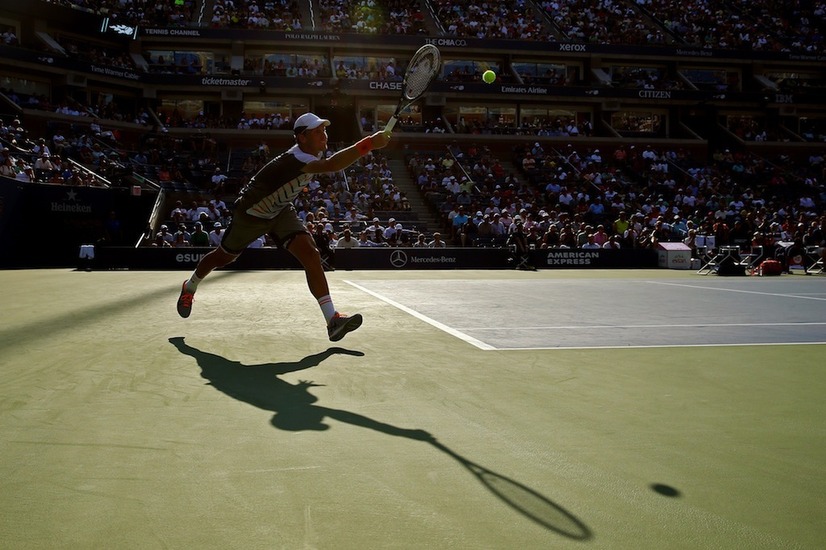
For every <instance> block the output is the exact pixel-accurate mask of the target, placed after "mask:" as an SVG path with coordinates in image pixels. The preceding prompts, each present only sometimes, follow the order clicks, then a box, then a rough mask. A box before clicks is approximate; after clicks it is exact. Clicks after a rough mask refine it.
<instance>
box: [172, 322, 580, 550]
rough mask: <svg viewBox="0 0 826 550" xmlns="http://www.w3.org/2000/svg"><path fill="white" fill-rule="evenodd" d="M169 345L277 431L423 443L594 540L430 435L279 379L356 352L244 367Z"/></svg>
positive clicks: (512, 501)
mask: <svg viewBox="0 0 826 550" xmlns="http://www.w3.org/2000/svg"><path fill="white" fill-rule="evenodd" d="M169 342H170V343H171V344H172V345H173V346H175V347H176V348H177V349H178V351H180V352H181V353H182V354H184V355H189V356H190V357H192V358H193V359H195V361H196V362H197V363H198V366H199V367H200V368H201V376H202V377H203V378H205V379H207V380H208V381H209V385H211V386H212V387H214V388H215V389H216V390H218V391H220V392H222V393H225V394H226V395H228V396H230V397H232V398H234V399H238V400H239V401H243V402H244V403H249V404H250V405H253V406H254V407H258V408H259V409H263V410H266V411H271V412H273V413H275V414H274V415H273V417H272V420H271V421H270V422H271V423H272V425H273V426H275V427H276V428H278V429H280V430H286V431H294V432H298V431H305V430H316V431H320V430H327V429H329V427H330V426H329V424H325V423H324V420H325V419H333V420H338V421H339V422H345V423H347V424H352V425H354V426H360V427H362V428H369V429H371V430H375V431H378V432H381V433H384V434H387V435H393V436H398V437H405V438H408V439H413V440H417V441H423V442H427V443H429V444H430V445H432V446H433V447H434V448H436V449H438V450H440V451H441V452H443V453H444V454H446V455H448V456H450V457H451V458H453V459H454V460H456V461H457V462H458V463H459V464H461V465H462V466H464V467H465V468H466V469H467V470H468V471H469V472H470V473H472V474H473V475H474V476H476V478H477V479H478V480H479V482H480V483H482V485H484V486H485V487H486V488H487V489H488V490H489V491H490V492H491V493H493V494H494V495H496V496H497V497H498V498H499V499H500V500H502V502H504V503H506V504H507V505H509V506H510V507H511V508H513V509H514V510H516V511H517V512H519V513H520V514H522V515H523V516H525V517H526V518H528V519H530V520H532V521H534V522H536V523H538V524H539V525H542V526H543V527H545V528H547V529H549V530H551V531H554V532H556V533H558V534H560V535H563V536H565V537H568V538H571V539H576V540H582V541H584V540H588V539H590V538H591V537H592V533H591V531H590V529H589V528H588V527H587V526H586V525H585V524H584V523H582V521H580V520H579V519H578V518H577V517H576V516H574V515H573V514H572V513H571V512H568V511H567V510H566V509H564V508H563V507H562V506H560V505H558V504H556V503H555V502H553V501H551V500H550V499H548V498H547V497H545V496H544V495H542V494H540V493H539V492H537V491H535V490H533V489H531V488H530V487H527V486H526V485H523V484H522V483H519V482H518V481H515V480H513V479H510V478H508V477H505V476H503V475H501V474H498V473H496V472H494V471H492V470H489V469H487V468H485V467H483V466H480V465H479V464H476V463H474V462H472V461H470V460H469V459H467V458H465V457H464V456H462V455H460V454H459V453H457V452H455V451H453V450H452V449H450V448H449V447H447V446H446V445H444V444H442V443H441V442H440V441H438V440H437V439H436V438H435V437H433V436H432V435H431V434H430V433H428V432H426V431H424V430H415V429H406V428H399V427H398V426H393V425H391V424H386V423H384V422H379V421H378V420H374V419H372V418H369V417H367V416H363V415H360V414H357V413H354V412H350V411H343V410H340V409H331V408H329V407H322V406H319V405H317V404H316V402H317V401H318V398H317V397H316V396H314V395H312V394H311V393H310V392H309V388H312V387H314V386H319V384H313V383H312V382H309V381H304V380H301V381H299V382H298V383H297V384H291V383H289V382H286V381H284V380H281V379H280V378H279V375H282V374H287V373H291V372H298V371H302V370H305V369H309V368H312V367H315V366H318V365H319V364H320V363H321V362H322V361H324V360H325V359H328V358H330V357H332V356H333V355H354V356H363V355H364V353H362V352H360V351H352V350H348V349H344V348H338V347H333V348H329V349H327V350H326V351H323V352H321V353H316V354H314V355H309V356H307V357H305V358H304V359H302V360H300V361H296V362H292V363H288V362H284V363H263V364H260V365H244V364H242V363H241V362H239V361H230V360H229V359H226V358H224V357H221V356H220V355H216V354H214V353H209V352H205V351H202V350H199V349H198V348H195V347H193V346H190V345H189V344H187V343H186V342H184V338H183V337H174V338H170V339H169Z"/></svg>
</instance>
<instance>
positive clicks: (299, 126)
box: [293, 113, 330, 134]
mask: <svg viewBox="0 0 826 550" xmlns="http://www.w3.org/2000/svg"><path fill="white" fill-rule="evenodd" d="M322 124H323V125H324V126H329V125H330V121H329V120H327V119H326V118H319V117H318V115H316V114H315V113H304V114H303V115H301V116H300V117H298V118H297V119H295V124H294V125H293V132H295V133H296V134H300V133H301V132H303V131H305V130H313V129H315V128H318V127H319V126H321V125H322Z"/></svg>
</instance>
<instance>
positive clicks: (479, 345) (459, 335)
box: [344, 280, 498, 351]
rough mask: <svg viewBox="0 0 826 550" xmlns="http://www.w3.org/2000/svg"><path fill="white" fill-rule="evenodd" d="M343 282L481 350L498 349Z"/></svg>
mask: <svg viewBox="0 0 826 550" xmlns="http://www.w3.org/2000/svg"><path fill="white" fill-rule="evenodd" d="M344 282H345V283H347V284H348V285H350V286H353V287H356V288H357V289H359V290H361V291H362V292H366V293H367V294H369V295H370V296H373V297H375V298H378V299H379V300H381V301H382V302H385V303H388V304H390V305H391V306H393V307H395V308H398V309H400V310H402V311H404V312H405V313H407V314H409V315H412V316H413V317H415V318H416V319H419V320H421V321H424V322H425V323H427V324H429V325H432V326H434V327H436V328H437V329H439V330H441V331H444V332H446V333H448V334H450V335H451V336H455V337H456V338H458V339H460V340H463V341H465V342H467V343H468V344H471V345H473V346H476V347H477V348H479V349H481V350H485V351H493V350H496V349H498V348H496V347H494V346H491V345H490V344H486V343H484V342H482V341H481V340H477V339H476V338H473V337H471V336H468V335H467V334H465V333H463V332H459V331H458V330H456V329H454V328H451V327H449V326H447V325H445V324H442V323H440V322H439V321H436V320H435V319H431V318H430V317H428V316H427V315H423V314H421V313H419V312H418V311H416V310H414V309H410V308H409V307H407V306H405V305H402V304H400V303H398V302H396V301H394V300H391V299H390V298H388V297H387V296H384V295H382V294H379V293H378V292H373V291H372V290H370V289H368V288H364V287H363V286H361V285H358V284H356V283H354V282H352V281H347V280H345V281H344Z"/></svg>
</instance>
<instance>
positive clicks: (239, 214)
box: [221, 206, 307, 254]
mask: <svg viewBox="0 0 826 550" xmlns="http://www.w3.org/2000/svg"><path fill="white" fill-rule="evenodd" d="M306 232H307V229H306V228H305V227H304V224H303V223H302V222H301V219H300V218H299V217H298V215H297V214H296V212H295V208H293V207H292V206H289V207H287V208H285V209H284V210H282V211H281V212H280V213H279V214H278V215H277V216H276V217H275V218H273V219H271V220H266V219H264V218H258V217H255V216H251V215H249V214H247V213H246V212H243V211H241V210H236V211H235V212H233V215H232V221H231V222H230V224H229V227H227V230H226V231H224V238H223V239H222V240H221V248H223V249H224V250H226V251H227V252H229V253H230V254H240V253H241V252H243V251H244V249H245V248H247V246H249V244H250V243H251V242H252V241H254V240H255V239H257V238H258V237H260V236H261V235H269V236H270V238H271V239H272V240H273V241H275V244H277V245H278V246H279V247H280V248H287V246H288V245H289V244H290V240H291V239H292V238H293V237H295V235H297V234H298V233H306Z"/></svg>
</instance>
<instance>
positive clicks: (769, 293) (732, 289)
mask: <svg viewBox="0 0 826 550" xmlns="http://www.w3.org/2000/svg"><path fill="white" fill-rule="evenodd" d="M642 282H644V283H648V284H652V285H666V286H682V287H685V288H694V289H697V290H719V291H722V292H739V293H742V294H758V295H760V296H778V297H780V298H798V299H800V300H818V301H821V302H824V301H826V298H816V297H814V296H801V295H799V294H777V293H774V292H757V291H756V290H739V289H736V288H716V287H711V286H695V285H686V284H680V283H664V282H662V281H642Z"/></svg>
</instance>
